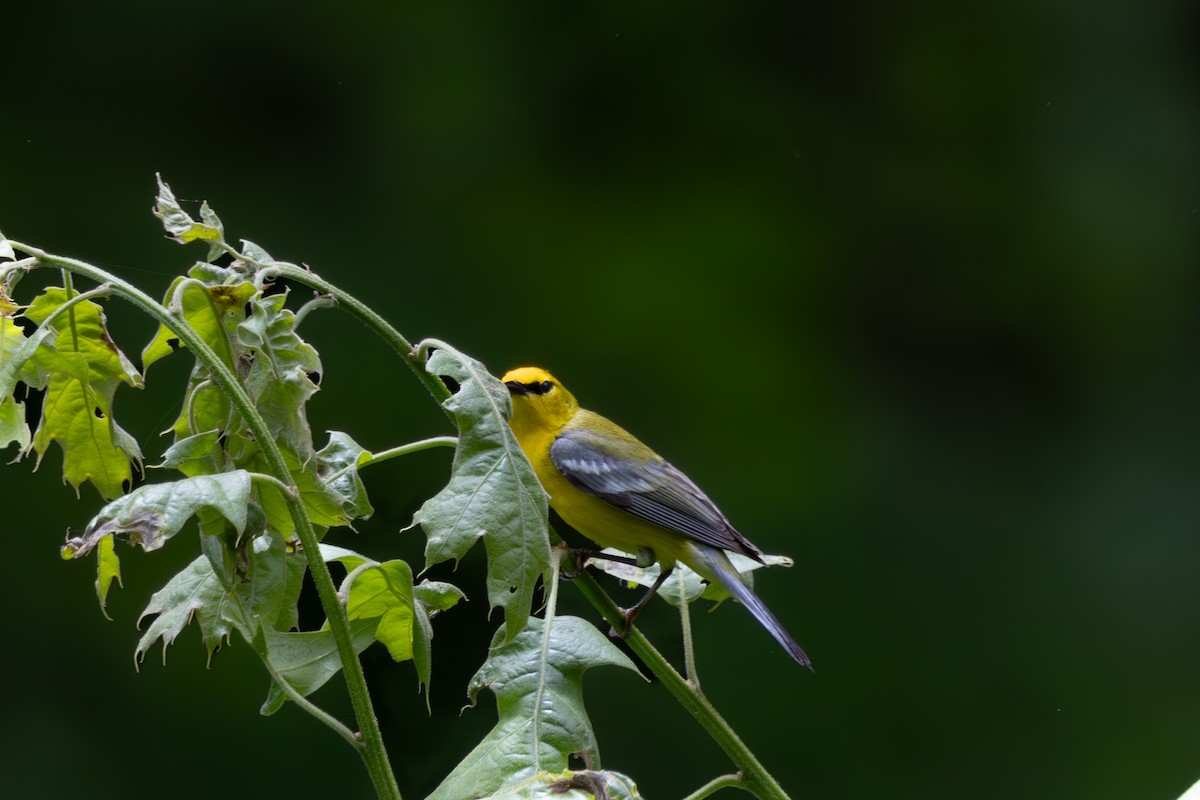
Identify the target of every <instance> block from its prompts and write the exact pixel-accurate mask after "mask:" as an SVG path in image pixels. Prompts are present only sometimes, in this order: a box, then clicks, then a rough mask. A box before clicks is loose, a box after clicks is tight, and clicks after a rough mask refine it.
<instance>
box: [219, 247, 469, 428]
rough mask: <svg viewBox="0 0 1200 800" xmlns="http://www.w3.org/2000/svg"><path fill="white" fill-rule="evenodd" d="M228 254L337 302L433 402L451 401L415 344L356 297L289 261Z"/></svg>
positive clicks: (444, 387) (234, 253)
mask: <svg viewBox="0 0 1200 800" xmlns="http://www.w3.org/2000/svg"><path fill="white" fill-rule="evenodd" d="M225 251H226V252H227V253H229V254H230V255H231V256H233V257H234V258H236V259H238V260H239V261H243V262H245V263H247V264H250V265H251V266H253V267H255V268H256V269H258V270H259V271H260V272H263V273H264V274H266V275H272V276H277V277H281V278H286V279H287V280H290V281H294V282H295V283H299V284H303V285H304V286H308V287H310V288H312V289H315V290H316V291H317V292H319V293H320V294H323V295H328V296H330V297H332V298H333V299H334V300H336V301H337V304H338V305H339V306H341V307H343V308H345V309H346V310H347V311H349V312H350V313H351V314H353V315H354V316H356V317H358V319H359V320H361V321H362V322H363V323H364V324H365V325H366V326H367V327H368V328H370V329H371V330H372V331H374V332H375V333H376V334H377V335H378V336H379V338H381V339H383V340H384V341H385V342H387V344H388V345H389V346H390V347H391V348H392V349H393V350H395V351H396V353H397V354H398V355H399V356H400V358H401V359H403V361H404V363H405V364H407V365H408V368H409V369H411V370H412V371H413V374H414V375H416V376H417V379H418V380H419V381H421V383H423V384H425V388H426V389H428V390H429V393H430V394H431V395H433V399H434V400H436V401H437V403H438V405H439V406H440V405H441V404H442V403H444V402H445V401H446V400H448V399H450V390H449V389H447V388H446V385H445V384H444V383H442V382H441V381H440V380H438V378H437V377H436V376H434V375H430V374H429V373H428V372H426V371H425V365H424V364H423V363H421V361H420V359H419V358H417V353H416V350H415V349H414V348H413V346H412V344H411V343H410V342H409V341H408V340H407V339H405V338H404V336H402V335H401V333H400V331H398V330H396V329H395V328H393V327H392V326H391V325H390V324H388V321H387V320H385V319H384V318H383V317H381V316H379V315H378V314H376V313H375V311H374V310H372V309H371V308H370V307H368V306H367V305H366V304H364V303H363V302H361V301H360V300H359V299H358V298H357V297H355V296H354V295H352V294H350V293H349V292H347V291H345V290H343V289H340V288H338V287H337V286H334V285H333V284H332V283H330V282H329V281H327V280H325V279H324V278H322V277H320V276H319V275H317V274H315V273H313V272H311V271H309V270H307V269H304V268H303V267H298V266H296V265H295V264H289V263H287V262H286V261H272V262H271V263H269V264H263V263H260V262H258V261H255V260H254V259H252V258H247V257H246V256H244V255H242V254H241V253H239V252H237V250H235V249H234V248H232V247H230V246H229V245H228V244H226V245H225ZM443 410H444V407H443ZM449 413H450V412H449V411H447V412H446V414H447V416H449Z"/></svg>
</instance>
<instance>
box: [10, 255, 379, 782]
mask: <svg viewBox="0 0 1200 800" xmlns="http://www.w3.org/2000/svg"><path fill="white" fill-rule="evenodd" d="M10 243H11V244H12V246H13V247H14V248H17V249H19V250H21V251H23V252H25V253H28V254H29V255H31V256H34V257H35V258H36V259H37V260H38V265H39V266H53V267H55V268H58V269H66V270H69V271H71V272H73V273H75V274H77V275H82V276H84V277H85V278H89V279H90V280H93V281H96V282H97V283H107V284H109V285H110V286H111V292H112V294H114V295H117V296H119V297H121V298H123V299H124V300H127V301H128V302H130V303H132V304H133V305H134V306H136V307H137V308H139V309H141V310H142V311H143V312H145V313H146V314H148V315H149V316H150V317H152V318H153V319H154V320H155V321H157V322H158V323H160V324H162V325H165V326H166V327H167V328H169V329H170V330H171V332H172V333H174V334H175V335H176V336H178V337H179V339H180V341H182V342H183V343H184V344H185V345H187V347H189V348H190V349H191V350H192V353H193V354H194V355H195V357H196V359H197V360H198V361H199V362H200V363H201V364H203V365H204V367H205V368H206V369H207V370H208V372H209V375H211V376H212V380H213V382H214V383H215V384H216V385H217V386H218V387H219V388H220V389H221V391H223V392H224V393H225V395H226V397H228V398H229V400H230V403H231V404H232V405H233V407H234V408H235V409H237V411H238V413H240V414H241V415H242V418H243V419H244V420H245V422H246V425H247V426H248V427H249V428H250V430H251V431H252V432H253V433H254V436H255V439H256V440H257V441H258V444H259V446H260V447H261V448H262V453H263V455H264V456H265V457H266V460H267V466H268V468H269V471H270V474H271V475H272V476H273V477H274V478H276V479H277V480H279V481H281V482H282V483H284V484H285V485H287V486H289V487H292V486H293V484H292V482H291V474H290V472H289V471H288V469H287V465H286V464H285V463H284V460H283V455H282V454H281V453H280V451H279V448H278V446H277V445H276V444H275V440H274V437H273V436H272V435H271V432H270V430H269V429H268V427H267V424H266V422H265V421H264V420H263V418H262V416H261V415H260V414H259V413H258V409H257V408H256V407H255V405H254V402H253V401H252V400H251V399H250V397H249V396H248V395H247V394H246V392H245V390H244V389H243V388H242V384H241V382H240V381H239V380H238V379H237V377H236V376H235V375H234V374H233V372H232V371H230V369H229V368H228V367H227V366H226V365H225V363H224V362H223V361H222V360H221V358H220V357H219V356H218V355H217V354H216V353H215V352H213V350H212V348H210V347H209V346H208V344H207V343H206V342H205V341H204V339H203V338H202V337H201V336H200V335H199V334H198V333H196V331H195V330H194V329H193V328H192V327H191V326H190V325H188V324H187V322H186V321H184V320H183V318H182V317H177V316H175V315H174V314H172V313H171V312H170V311H168V310H167V309H166V308H164V307H163V306H162V305H161V304H159V303H158V302H157V301H156V300H154V298H152V297H150V296H149V295H147V294H146V293H145V292H143V291H141V290H140V289H138V288H137V287H136V286H133V285H132V284H130V283H127V282H125V281H123V280H121V279H120V278H118V277H116V276H115V275H112V274H110V273H108V272H105V271H104V270H102V269H98V268H97V267H94V266H92V265H91V264H87V263H85V262H83V261H78V260H76V259H73V258H67V257H64V256H56V255H50V254H47V253H46V252H44V251H42V250H39V249H37V248H35V247H29V246H27V245H24V244H21V243H20V242H10ZM284 497H285V500H286V501H287V504H288V511H289V513H290V514H291V517H292V521H293V522H294V524H295V527H296V534H297V536H298V537H299V539H300V543H301V545H302V546H303V552H304V556H305V559H306V560H307V561H308V568H309V573H310V574H311V576H312V579H313V585H314V586H315V587H316V590H317V595H318V597H319V598H320V601H321V607H322V609H323V610H324V611H325V616H326V618H327V619H328V621H329V627H330V631H331V632H332V634H333V638H334V641H335V642H336V643H337V650H338V656H339V658H340V660H341V663H342V674H343V675H344V676H345V681H346V687H347V690H348V691H349V694H350V702H351V705H352V706H353V708H354V716H355V719H356V720H357V721H358V725H359V729H360V733H359V735H360V736H361V740H362V746H361V747H359V748H358V752H359V754H360V755H361V756H362V759H363V762H364V763H365V764H366V767H367V771H368V772H370V774H371V781H372V783H373V784H374V786H375V792H376V794H377V795H378V796H379V797H382V798H389V800H400V788H399V786H397V784H396V777H395V775H394V774H393V772H392V768H391V765H390V764H389V763H388V757H387V750H386V749H385V747H384V744H383V736H382V734H381V733H380V730H379V721H378V720H377V719H376V717H375V710H374V708H373V707H372V705H371V696H370V693H369V692H368V690H367V682H366V677H365V676H364V675H363V670H362V664H361V663H360V662H359V660H358V654H357V653H356V652H355V651H354V642H353V637H352V635H351V632H350V623H349V620H348V619H347V618H346V612H345V609H344V608H343V607H342V604H341V603H339V602H338V599H337V587H335V586H334V584H333V578H332V576H331V575H330V574H329V569H328V567H326V566H325V561H324V559H322V558H321V551H320V541H319V539H318V538H317V533H316V530H315V529H314V528H313V525H312V522H311V521H310V520H309V518H308V514H307V513H306V512H305V510H304V504H303V503H302V502H301V501H300V499H299V495H298V493H295V492H292V491H289V492H287V493H286V494H285V496H284Z"/></svg>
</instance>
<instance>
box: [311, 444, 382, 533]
mask: <svg viewBox="0 0 1200 800" xmlns="http://www.w3.org/2000/svg"><path fill="white" fill-rule="evenodd" d="M370 457H371V454H370V453H369V452H368V451H367V450H366V449H364V448H363V447H361V446H360V445H359V444H358V442H356V441H354V440H353V439H351V438H350V437H349V436H348V435H347V434H345V433H342V432H341V431H330V432H329V444H327V445H325V446H324V447H323V448H321V449H320V450H319V451H318V452H317V477H319V478H320V479H321V482H322V484H323V485H324V487H325V489H326V490H327V491H330V492H333V493H335V494H336V495H337V496H338V497H340V498H342V500H341V505H342V509H343V510H344V511H345V513H346V515H347V516H349V517H351V518H354V519H368V518H370V516H371V515H372V514H374V513H375V509H374V508H372V507H371V501H370V499H369V498H368V497H367V487H366V486H364V485H363V482H362V478H360V477H358V467H359V465H360V464H362V463H363V462H364V461H368V460H370Z"/></svg>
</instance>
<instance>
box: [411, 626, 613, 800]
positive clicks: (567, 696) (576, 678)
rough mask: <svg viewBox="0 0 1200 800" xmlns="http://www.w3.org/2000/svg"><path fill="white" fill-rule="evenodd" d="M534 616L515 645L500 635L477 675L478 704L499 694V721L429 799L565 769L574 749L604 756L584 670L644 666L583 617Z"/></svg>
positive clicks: (481, 791)
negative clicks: (586, 697)
mask: <svg viewBox="0 0 1200 800" xmlns="http://www.w3.org/2000/svg"><path fill="white" fill-rule="evenodd" d="M547 624H548V623H547V622H546V621H545V620H541V619H538V618H537V617H530V618H529V621H528V622H527V623H526V625H525V628H524V630H522V631H521V633H520V635H518V636H517V637H516V638H514V639H513V640H512V641H510V642H508V643H507V644H506V643H505V642H504V633H503V631H497V632H496V635H495V636H494V637H493V638H492V649H491V655H489V656H488V660H487V661H486V662H485V663H484V665H483V666H482V667H480V669H479V671H478V672H477V673H475V677H474V678H472V680H471V686H470V691H469V695H470V698H471V703H472V705H473V704H474V703H475V699H476V697H477V696H478V695H479V692H481V691H482V690H483V689H485V688H487V689H491V690H492V692H493V693H494V694H495V695H496V706H497V709H498V712H499V717H500V718H499V720H498V721H497V723H496V726H495V727H494V728H492V730H491V732H490V733H488V735H487V736H485V737H484V738H483V741H481V742H480V743H479V744H478V746H476V747H475V749H474V750H472V751H471V752H470V753H469V754H468V755H467V757H466V758H464V759H463V760H462V762H461V763H459V765H458V766H457V767H455V768H454V771H453V772H451V773H450V775H449V776H447V778H446V780H444V781H443V782H442V784H441V785H440V786H439V787H438V788H437V789H436V790H435V791H434V793H433V794H432V795H430V796H429V800H458V798H463V797H486V796H488V795H489V794H491V793H493V792H495V791H496V790H497V789H499V788H500V787H501V786H504V785H505V784H508V783H510V782H512V781H517V780H521V779H524V778H530V777H533V776H535V775H537V774H539V773H542V772H562V771H563V770H565V769H567V759H568V757H569V756H570V755H571V754H572V753H588V754H589V755H590V756H591V759H592V763H593V764H594V765H595V766H599V763H600V757H599V753H598V752H597V747H596V737H595V734H594V733H593V732H592V726H591V722H589V720H588V716H587V711H586V710H585V709H584V706H583V673H584V672H585V671H586V670H588V669H589V668H591V667H595V666H601V665H612V666H617V667H625V668H627V669H631V670H633V671H634V672H636V671H637V668H636V667H634V665H633V662H631V661H630V660H629V659H628V658H627V657H626V656H625V655H624V654H623V653H622V652H621V651H620V650H618V649H617V648H616V646H615V645H613V643H612V642H610V641H609V640H608V637H607V636H605V635H604V634H602V633H600V631H598V630H596V628H595V626H593V625H591V624H590V623H588V622H586V621H584V620H582V619H579V618H578V617H555V618H553V619H552V620H551V621H550V623H549V627H548V628H547Z"/></svg>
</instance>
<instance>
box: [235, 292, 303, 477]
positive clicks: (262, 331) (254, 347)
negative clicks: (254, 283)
mask: <svg viewBox="0 0 1200 800" xmlns="http://www.w3.org/2000/svg"><path fill="white" fill-rule="evenodd" d="M285 302H287V295H286V294H273V295H269V296H267V297H262V296H259V297H255V298H254V299H252V300H251V301H250V305H251V308H252V313H251V314H250V316H249V317H247V318H246V319H245V320H243V321H242V322H241V323H240V324H239V325H238V326H237V337H238V341H239V343H240V344H241V346H242V347H243V348H246V349H248V350H250V351H252V352H253V353H254V359H253V361H252V362H251V364H250V372H249V374H247V375H246V391H247V392H248V393H249V395H250V399H251V400H253V401H254V404H255V405H256V406H257V407H258V410H259V412H260V413H261V414H262V416H263V419H265V420H266V422H267V426H268V427H269V428H270V429H271V434H272V435H273V436H275V437H277V438H280V439H282V440H283V441H284V442H285V443H286V444H287V445H288V446H290V447H291V448H292V449H293V450H294V451H295V452H296V453H297V454H298V455H299V456H300V457H301V458H302V459H305V460H307V459H308V457H309V456H310V455H312V431H311V430H310V429H309V427H308V417H307V415H306V414H305V410H304V407H305V405H306V404H307V403H308V399H309V398H310V397H312V396H313V394H314V393H315V392H316V391H317V384H316V383H314V382H313V380H312V379H311V378H310V377H309V376H310V375H316V376H318V377H319V376H320V374H321V359H320V358H319V357H318V356H317V351H316V350H315V349H314V348H313V347H312V345H310V344H308V343H307V342H305V341H304V340H303V339H301V338H300V337H299V336H298V335H296V315H295V314H294V313H292V311H291V310H290V309H288V308H285V307H284V303H285Z"/></svg>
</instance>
